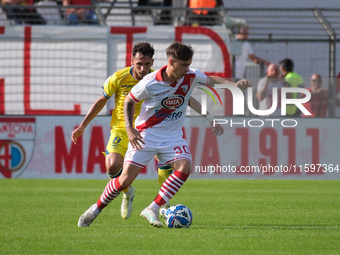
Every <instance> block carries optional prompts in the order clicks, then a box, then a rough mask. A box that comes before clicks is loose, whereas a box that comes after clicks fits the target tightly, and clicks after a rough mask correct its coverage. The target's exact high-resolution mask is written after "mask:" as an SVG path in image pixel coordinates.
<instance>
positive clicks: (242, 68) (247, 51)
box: [235, 26, 270, 79]
mask: <svg viewBox="0 0 340 255" xmlns="http://www.w3.org/2000/svg"><path fill="white" fill-rule="evenodd" d="M248 35H249V27H248V26H244V27H242V28H240V30H239V31H238V33H237V34H236V39H237V40H239V41H242V50H241V55H239V56H236V58H235V78H236V79H243V78H245V72H246V65H247V63H248V60H250V61H252V62H254V63H256V64H259V63H262V64H265V65H266V66H268V65H269V64H270V62H268V61H267V60H265V59H262V58H259V57H257V56H256V55H255V54H254V51H253V48H252V47H251V45H250V43H249V42H248V41H246V40H247V39H248Z"/></svg>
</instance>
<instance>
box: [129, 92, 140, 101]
mask: <svg viewBox="0 0 340 255" xmlns="http://www.w3.org/2000/svg"><path fill="white" fill-rule="evenodd" d="M129 97H130V98H131V99H132V101H134V102H135V103H138V102H139V100H138V99H137V98H135V96H134V95H133V94H132V93H131V92H130V93H129Z"/></svg>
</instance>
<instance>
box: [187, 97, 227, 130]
mask: <svg viewBox="0 0 340 255" xmlns="http://www.w3.org/2000/svg"><path fill="white" fill-rule="evenodd" d="M188 105H189V106H190V108H191V109H193V110H194V111H195V112H197V113H198V114H199V115H201V116H203V117H204V118H205V119H206V120H208V121H209V123H210V126H211V128H212V132H213V133H214V135H215V136H220V135H223V133H224V129H223V127H222V126H221V125H220V124H215V125H214V116H213V115H212V114H211V113H209V112H207V115H205V116H204V115H202V114H201V112H202V105H201V103H200V102H198V101H197V100H196V99H195V98H194V97H190V99H189V103H188Z"/></svg>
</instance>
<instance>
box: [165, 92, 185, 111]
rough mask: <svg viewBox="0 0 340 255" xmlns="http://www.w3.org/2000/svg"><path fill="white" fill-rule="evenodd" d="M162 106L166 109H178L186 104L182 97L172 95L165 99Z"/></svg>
mask: <svg viewBox="0 0 340 255" xmlns="http://www.w3.org/2000/svg"><path fill="white" fill-rule="evenodd" d="M161 104H162V106H163V107H164V108H166V109H176V108H179V107H181V106H182V105H183V104H184V97H183V96H180V95H172V96H169V97H166V98H164V99H163V100H162V102H161Z"/></svg>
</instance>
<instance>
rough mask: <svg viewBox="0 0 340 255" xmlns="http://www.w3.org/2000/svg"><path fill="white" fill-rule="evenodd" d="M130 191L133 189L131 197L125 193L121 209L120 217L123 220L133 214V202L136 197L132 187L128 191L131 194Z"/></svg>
mask: <svg viewBox="0 0 340 255" xmlns="http://www.w3.org/2000/svg"><path fill="white" fill-rule="evenodd" d="M130 189H131V195H130V196H128V195H126V194H125V193H123V200H122V206H121V207H120V215H121V216H122V218H123V219H128V218H130V216H131V213H132V202H133V198H134V196H135V188H134V187H133V186H132V185H131V186H130V188H129V191H128V192H129V193H130Z"/></svg>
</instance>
